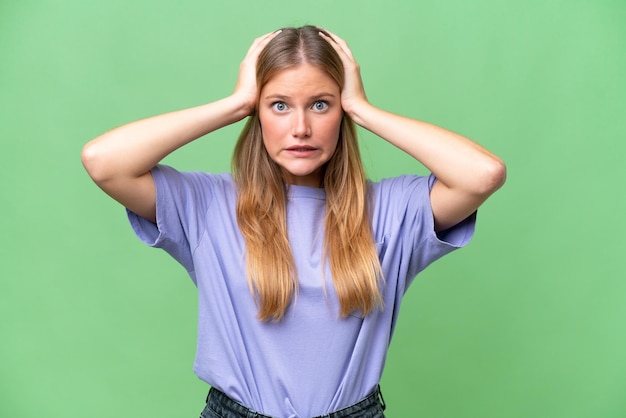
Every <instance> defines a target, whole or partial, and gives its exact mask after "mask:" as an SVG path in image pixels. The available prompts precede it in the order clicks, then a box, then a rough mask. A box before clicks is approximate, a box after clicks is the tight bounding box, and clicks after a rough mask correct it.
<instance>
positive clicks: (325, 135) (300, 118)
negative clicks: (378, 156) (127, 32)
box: [259, 64, 343, 187]
mask: <svg viewBox="0 0 626 418" xmlns="http://www.w3.org/2000/svg"><path fill="white" fill-rule="evenodd" d="M342 117H343V110H342V108H341V97H340V89H339V86H338V85H337V83H335V81H334V80H333V79H332V78H331V77H330V76H329V75H328V74H326V73H325V72H324V71H322V70H320V69H318V68H317V67H314V66H312V65H310V64H300V65H298V66H296V67H293V68H288V69H286V70H282V71H280V72H279V73H277V74H276V75H274V76H273V77H272V78H271V79H270V80H269V81H268V82H267V83H266V84H265V85H264V86H263V88H262V89H261V94H260V99H259V120H260V122H261V129H262V132H263V143H264V145H265V149H266V150H267V152H268V154H269V156H270V158H271V159H272V160H273V161H274V162H275V163H276V164H278V165H279V166H280V167H281V169H282V171H283V176H284V178H285V181H286V183H288V184H295V185H300V186H311V187H321V185H322V184H321V183H322V174H323V169H324V165H325V164H326V163H327V162H328V160H330V158H331V157H332V156H333V154H334V153H335V149H336V148H337V142H338V140H339V130H340V126H341V118H342Z"/></svg>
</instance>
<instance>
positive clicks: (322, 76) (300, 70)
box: [261, 63, 339, 97]
mask: <svg viewBox="0 0 626 418" xmlns="http://www.w3.org/2000/svg"><path fill="white" fill-rule="evenodd" d="M322 91H323V92H324V93H330V94H338V93H339V85H338V84H337V83H336V82H335V80H333V78H332V77H331V76H330V75H328V73H327V72H325V71H324V70H322V69H320V68H319V67H316V66H313V65H311V64H308V63H303V64H300V65H297V66H295V67H290V68H286V69H284V70H280V71H279V72H277V73H276V74H274V75H273V76H272V77H271V78H270V79H269V80H268V81H267V83H265V85H264V86H263V89H262V91H261V97H264V96H265V95H268V94H282V95H296V94H319V93H320V92H322Z"/></svg>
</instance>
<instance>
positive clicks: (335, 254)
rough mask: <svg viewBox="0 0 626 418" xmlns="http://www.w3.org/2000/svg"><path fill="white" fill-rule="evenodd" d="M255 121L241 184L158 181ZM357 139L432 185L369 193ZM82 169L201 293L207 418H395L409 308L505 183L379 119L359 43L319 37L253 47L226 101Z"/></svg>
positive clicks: (402, 122) (402, 124) (407, 127)
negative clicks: (188, 150) (397, 354)
mask: <svg viewBox="0 0 626 418" xmlns="http://www.w3.org/2000/svg"><path fill="white" fill-rule="evenodd" d="M248 116H249V119H248V121H247V124H246V126H245V128H244V129H243V132H242V134H241V136H240V138H239V140H238V142H237V145H236V148H235V153H234V156H233V175H232V176H231V175H230V174H209V173H198V172H194V173H180V172H178V171H176V170H174V169H173V168H170V167H167V166H163V165H159V164H158V163H159V162H160V161H161V160H162V159H163V158H164V157H165V156H166V155H168V154H169V153H171V152H173V151H174V150H176V149H178V148H180V147H182V146H184V145H185V144H187V143H189V142H191V141H193V140H195V139H197V138H199V137H201V136H203V135H205V134H207V133H209V132H212V131H214V130H217V129H219V128H221V127H224V126H226V125H229V124H231V123H234V122H236V121H239V120H241V119H243V118H245V117H248ZM353 122H355V123H357V124H358V125H360V126H362V127H363V128H365V129H368V130H369V131H371V132H373V133H375V134H376V135H378V136H380V137H381V138H383V139H385V140H386V141H388V142H390V143H391V144H393V145H395V146H396V147H398V148H400V149H401V150H403V151H404V152H406V153H408V154H409V155H411V156H412V157H414V158H415V159H416V160H417V161H419V162H420V163H422V164H423V165H424V166H426V167H427V168H428V169H429V170H430V171H431V172H432V174H431V175H430V176H428V177H421V176H416V175H407V176H401V177H398V178H392V179H385V180H383V181H381V182H378V183H372V182H368V181H367V180H366V178H365V175H364V172H363V167H362V164H361V159H360V155H359V151H358V146H357V142H356V135H355V129H354V124H353ZM82 159H83V164H84V165H85V167H86V169H87V171H88V172H89V175H90V176H91V177H92V178H93V179H94V181H95V182H96V183H97V184H98V185H99V186H100V187H101V188H102V189H103V190H104V191H105V192H106V193H108V194H109V195H110V196H111V197H113V198H114V199H116V200H117V201H119V202H120V203H121V204H123V205H124V206H125V207H126V208H127V209H128V214H129V218H130V221H131V224H132V226H133V228H134V230H135V232H136V233H137V234H138V236H139V237H140V238H141V239H142V240H144V241H145V242H146V243H148V244H149V245H152V246H155V247H160V248H163V249H165V250H166V251H167V252H168V253H170V254H171V255H172V256H173V257H174V258H176V259H177V260H178V261H179V262H180V263H181V264H182V265H183V266H184V267H185V268H186V269H187V271H188V272H189V274H190V276H191V278H192V279H193V280H194V283H195V284H196V285H197V287H198V293H199V326H198V346H197V353H196V361H195V364H194V370H195V372H196V373H197V374H198V376H199V377H200V378H201V379H203V380H205V381H206V382H208V383H209V384H210V385H211V387H212V388H211V391H210V393H209V396H208V398H207V406H206V408H205V410H204V411H203V415H202V416H203V417H219V416H225V417H240V416H241V417H245V416H273V417H314V416H322V415H323V416H331V417H335V418H339V417H347V416H350V417H361V416H362V417H382V416H383V412H382V410H383V405H381V402H379V390H378V382H379V379H380V377H381V375H382V371H383V365H384V360H385V356H386V353H387V349H388V346H389V343H390V340H391V335H392V333H393V329H394V326H395V322H396V319H397V314H398V311H399V307H400V302H401V299H402V296H403V294H404V292H405V291H406V289H407V287H408V286H409V284H410V283H411V281H412V280H413V278H414V276H415V275H416V274H417V273H418V272H420V271H421V270H423V269H424V268H425V267H426V266H427V265H428V264H430V263H432V262H433V261H434V260H436V259H438V258H439V257H441V256H443V255H444V254H446V253H448V252H450V251H452V250H453V249H455V248H458V247H461V246H463V245H465V244H466V243H467V242H468V241H469V240H470V238H471V236H472V234H473V230H474V222H475V212H476V210H477V209H478V207H479V206H480V205H481V204H482V202H484V201H485V199H487V198H488V197H489V196H490V195H491V194H492V193H493V192H494V191H495V190H497V189H498V188H499V187H500V186H501V185H502V184H503V182H504V179H505V166H504V164H503V163H502V161H501V160H500V159H499V158H498V157H496V156H494V155H493V154H491V153H490V152H488V151H487V150H485V149H484V148H482V147H481V146H479V145H477V144H476V143H474V142H472V141H470V140H469V139H467V138H464V137H462V136H460V135H457V134H454V133H452V132H449V131H447V130H445V129H442V128H439V127H436V126H433V125H430V124H428V123H424V122H421V121H417V120H413V119H408V118H405V117H402V116H398V115H395V114H391V113H388V112H386V111H383V110H381V109H378V108H376V107H374V106H373V105H371V104H370V103H369V102H368V100H367V98H366V95H365V92H364V89H363V85H362V82H361V76H360V70H359V66H358V64H357V63H356V61H355V60H354V58H353V56H352V53H351V52H350V49H349V48H348V46H347V44H346V43H345V42H344V41H343V40H342V39H340V38H339V37H337V36H336V35H333V34H331V33H330V32H328V31H325V30H322V29H320V28H317V27H312V26H305V27H302V28H286V29H283V30H280V31H277V32H273V33H270V34H267V35H264V36H262V37H260V38H257V39H256V40H255V41H254V43H253V44H252V46H251V47H250V49H249V51H248V53H247V55H246V57H245V59H244V60H243V62H242V63H241V66H240V72H239V77H238V80H237V84H236V87H235V90H234V92H233V94H232V95H230V96H229V97H226V98H224V99H222V100H219V101H216V102H213V103H209V104H206V105H202V106H198V107H195V108H191V109H186V110H182V111H177V112H173V113H168V114H164V115H160V116H156V117H153V118H149V119H145V120H141V121H137V122H133V123H130V124H128V125H125V126H122V127H120V128H117V129H114V130H112V131H110V132H108V133H105V134H103V135H102V136H100V137H98V138H96V139H94V140H93V141H91V142H90V143H88V144H87V145H86V146H85V148H84V150H83V154H82ZM253 411H254V412H253ZM254 413H257V415H254ZM327 414H330V415H327Z"/></svg>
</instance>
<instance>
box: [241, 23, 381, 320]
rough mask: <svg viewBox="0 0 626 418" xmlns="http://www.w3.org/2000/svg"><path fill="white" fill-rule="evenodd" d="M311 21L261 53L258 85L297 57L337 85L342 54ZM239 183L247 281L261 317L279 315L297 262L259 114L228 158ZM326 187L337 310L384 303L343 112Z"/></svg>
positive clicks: (362, 180)
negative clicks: (323, 36) (337, 300)
mask: <svg viewBox="0 0 626 418" xmlns="http://www.w3.org/2000/svg"><path fill="white" fill-rule="evenodd" d="M319 32H320V29H319V28H317V27H314V26H304V27H301V28H285V29H283V30H282V32H281V33H280V34H278V35H277V36H276V37H275V38H274V39H273V40H272V41H271V42H270V43H269V44H268V45H267V47H266V48H265V49H264V50H263V51H262V52H261V54H260V56H259V58H258V62H257V85H258V87H259V90H260V89H261V88H262V87H263V86H264V85H265V83H267V82H268V81H269V79H270V78H271V77H272V76H273V75H275V74H276V73H278V72H279V71H282V70H284V69H287V68H291V67H294V66H296V65H298V64H301V63H308V64H310V65H314V66H316V67H318V68H320V69H322V70H323V71H325V72H326V73H327V74H329V75H330V76H331V77H332V78H333V79H334V80H335V82H336V83H337V84H338V85H339V87H340V88H341V87H342V86H343V83H344V70H343V65H342V63H341V59H340V58H339V56H338V55H337V53H336V52H335V50H334V49H333V48H332V46H331V45H330V44H328V42H327V41H325V40H324V39H323V38H322V37H321V36H320V35H319ZM232 166H233V167H232V168H233V175H234V179H235V182H236V184H237V187H238V197H237V222H238V224H239V228H240V230H241V233H242V235H243V237H244V239H245V243H246V250H247V257H246V267H247V276H248V284H249V286H250V290H251V292H252V293H253V295H254V296H255V297H256V298H257V303H258V306H259V313H258V317H259V319H260V320H263V321H265V320H274V321H279V320H280V319H282V317H283V316H284V314H285V311H286V310H287V307H288V306H289V304H290V303H291V301H292V300H293V298H294V297H295V294H296V293H297V291H298V279H297V272H296V267H295V261H294V258H293V254H292V252H291V246H290V245H289V240H288V235H287V222H286V218H287V216H286V202H287V197H286V187H287V186H286V184H285V181H284V178H283V175H282V172H281V170H280V167H279V166H278V165H277V164H276V163H275V162H274V161H273V160H272V159H271V158H270V156H269V154H268V153H267V151H266V149H265V146H264V145H263V140H262V131H261V124H260V122H259V117H258V114H256V113H255V114H253V115H252V116H250V118H249V119H248V121H247V123H246V125H245V127H244V129H243V131H242V132H241V134H240V136H239V139H238V141H237V145H236V146H235V151H234V154H233V161H232ZM323 187H324V189H325V192H326V216H325V220H324V222H325V233H324V256H325V259H327V260H328V262H329V264H330V271H331V274H332V279H333V284H334V287H335V291H336V293H337V297H338V299H339V303H340V307H341V308H340V315H341V316H346V315H348V314H350V313H352V312H355V311H360V314H362V315H367V314H368V313H370V312H371V311H372V310H373V309H375V308H376V307H382V297H381V292H380V289H379V284H380V281H381V280H382V273H381V267H380V261H379V260H378V254H377V252H376V248H375V245H374V242H373V239H372V232H371V226H370V214H369V201H368V193H367V179H366V177H365V172H364V169H363V164H362V162H361V156H360V152H359V147H358V144H357V136H356V130H355V127H354V122H352V120H350V119H349V118H348V116H347V115H345V114H344V116H343V118H342V121H341V129H340V133H339V141H338V144H337V149H336V151H335V153H334V154H333V156H332V158H331V159H330V160H329V161H328V162H327V163H326V167H325V170H324V175H323Z"/></svg>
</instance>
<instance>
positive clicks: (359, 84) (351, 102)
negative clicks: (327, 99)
mask: <svg viewBox="0 0 626 418" xmlns="http://www.w3.org/2000/svg"><path fill="white" fill-rule="evenodd" d="M324 32H326V33H327V34H328V35H330V36H328V35H326V33H324ZM320 36H321V37H322V38H324V39H325V40H326V41H327V42H328V43H329V44H330V45H331V46H332V47H333V48H334V50H335V51H337V54H339V57H340V58H341V62H342V63H343V67H344V71H345V81H344V85H343V89H342V91H341V107H342V108H343V110H344V111H345V112H346V113H347V114H348V116H350V117H351V118H352V119H353V120H355V122H357V123H358V118H357V117H356V116H357V114H358V109H359V108H360V107H361V106H363V105H369V102H368V101H367V96H366V95H365V89H364V88H363V81H362V79H361V67H360V66H359V64H358V63H357V62H356V60H355V59H354V56H353V55H352V51H350V48H349V47H348V44H347V43H346V41H344V40H343V39H341V38H340V37H338V36H337V35H335V34H334V33H332V32H330V31H328V30H326V29H322V28H320Z"/></svg>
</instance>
